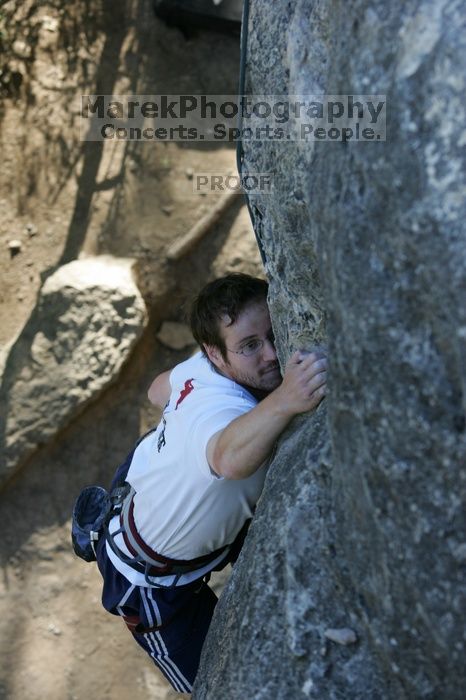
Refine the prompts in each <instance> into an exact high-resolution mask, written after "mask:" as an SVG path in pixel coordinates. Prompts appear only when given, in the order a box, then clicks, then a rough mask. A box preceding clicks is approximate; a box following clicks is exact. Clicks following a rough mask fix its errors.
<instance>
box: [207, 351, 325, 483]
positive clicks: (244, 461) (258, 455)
mask: <svg viewBox="0 0 466 700" xmlns="http://www.w3.org/2000/svg"><path fill="white" fill-rule="evenodd" d="M326 369H327V361H326V359H325V358H324V357H321V355H320V354H318V353H309V354H306V353H302V352H300V351H297V352H295V353H294V354H293V355H292V357H291V358H290V360H289V361H288V363H287V366H286V368H285V374H284V377H283V382H282V384H281V385H280V386H279V387H278V388H277V389H275V391H272V393H271V394H269V395H268V396H267V397H266V398H265V399H263V401H261V402H260V403H259V404H258V405H257V406H255V408H253V409H252V410H251V411H249V413H245V414H244V415H243V416H240V417H239V418H236V419H235V420H234V421H232V422H231V423H230V424H229V425H228V426H227V427H226V428H225V429H224V430H223V431H222V432H220V433H217V435H215V436H214V437H213V438H212V439H211V442H210V443H209V446H208V448H207V458H208V461H209V464H210V466H211V468H212V469H213V470H214V471H215V472H216V473H217V474H220V475H221V476H224V477H225V478H227V479H245V478H247V477H248V476H251V475H252V474H254V472H255V471H257V469H258V468H259V467H260V466H261V464H263V463H264V462H265V460H266V459H267V458H268V457H269V456H270V455H271V453H272V450H273V447H274V444H275V442H276V440H277V438H278V437H279V435H280V434H281V433H282V432H283V430H284V429H285V428H286V426H287V425H288V423H289V422H290V420H291V419H292V418H293V416H295V415H297V414H298V413H304V412H306V411H311V410H312V409H314V408H315V407H316V406H317V405H318V404H319V403H320V401H321V400H322V399H323V397H324V395H325V393H326V376H327V372H326Z"/></svg>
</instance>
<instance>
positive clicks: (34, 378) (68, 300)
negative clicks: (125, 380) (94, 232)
mask: <svg viewBox="0 0 466 700" xmlns="http://www.w3.org/2000/svg"><path fill="white" fill-rule="evenodd" d="M132 264H133V262H132V261H131V260H127V259H116V258H111V257H106V256H102V257H96V258H84V259H82V260H81V259H80V260H75V261H73V262H71V263H69V264H67V265H64V266H63V267H61V268H59V269H58V270H57V271H56V272H55V273H54V274H52V275H51V276H50V277H49V278H48V279H47V280H46V282H45V283H44V285H43V287H42V289H41V292H40V296H39V299H38V303H37V306H36V308H35V310H34V311H33V313H32V315H31V318H30V319H29V321H28V323H27V324H26V326H25V328H24V330H23V332H22V333H21V334H20V336H19V338H18V339H17V340H16V341H15V342H14V344H13V345H12V347H11V348H10V349H9V353H8V356H7V357H6V359H4V362H3V364H4V371H3V378H2V386H1V391H0V407H1V411H0V414H1V419H0V421H1V422H0V428H1V433H0V436H1V439H2V442H3V449H2V453H3V456H4V459H3V463H2V465H1V467H0V482H2V481H5V480H6V479H7V478H8V477H9V476H10V475H11V473H12V472H13V471H14V469H15V468H16V467H17V466H18V465H19V464H21V462H22V461H23V460H24V459H25V457H27V456H28V455H29V454H30V453H31V452H32V451H33V450H34V449H35V448H36V447H37V446H38V445H41V444H43V443H45V442H46V441H47V440H49V439H50V438H51V437H52V436H54V435H55V434H56V433H57V431H58V430H60V429H61V428H63V427H64V426H65V425H66V424H67V423H68V422H69V421H70V420H71V419H72V418H73V417H74V416H75V415H76V414H77V413H78V412H79V411H80V410H82V408H83V407H84V406H85V405H86V404H87V403H88V402H89V401H91V400H93V399H95V398H96V397H97V396H98V394H99V393H100V392H101V391H102V390H103V389H104V388H105V387H107V386H108V385H109V384H110V383H111V382H112V381H113V380H114V379H115V377H117V375H118V373H119V371H120V369H121V367H122V365H123V364H124V362H125V361H126V360H127V359H128V357H129V355H130V353H131V350H132V348H133V346H134V344H135V343H136V341H137V340H138V338H139V337H140V336H141V333H142V331H143V329H144V327H145V325H146V321H147V314H146V308H145V304H144V301H143V299H142V297H141V294H140V292H139V290H138V288H137V286H136V283H135V281H134V279H133V276H132V271H131V268H132Z"/></svg>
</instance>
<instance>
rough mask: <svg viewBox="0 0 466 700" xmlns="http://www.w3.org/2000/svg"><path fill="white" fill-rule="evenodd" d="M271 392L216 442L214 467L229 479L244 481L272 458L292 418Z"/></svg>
mask: <svg viewBox="0 0 466 700" xmlns="http://www.w3.org/2000/svg"><path fill="white" fill-rule="evenodd" d="M275 394H276V392H272V393H271V394H270V395H269V396H267V397H266V398H265V399H263V401H261V403H259V404H258V405H257V406H256V407H255V408H253V409H252V410H251V411H249V412H248V413H245V414H244V415H242V416H240V417H239V418H236V419H235V420H234V421H232V422H231V423H230V424H229V425H228V426H227V427H226V428H225V429H224V430H223V431H222V432H221V434H220V435H219V437H218V440H217V441H216V443H215V446H214V449H213V452H212V457H211V460H210V462H211V467H212V469H213V470H214V471H215V472H216V473H217V474H219V475H220V476H224V477H225V478H227V479H245V478H247V477H248V476H251V475H252V474H254V472H256V471H257V469H258V468H259V467H260V466H261V465H262V464H263V463H264V462H265V460H266V459H267V458H268V457H269V456H270V455H271V453H272V450H273V448H274V445H275V442H276V440H277V438H278V437H279V435H280V434H281V433H282V432H283V430H284V429H285V428H286V426H287V425H288V423H289V422H290V420H291V418H292V414H290V413H287V412H286V411H285V410H284V409H283V407H282V406H280V402H279V401H278V396H276V395H275Z"/></svg>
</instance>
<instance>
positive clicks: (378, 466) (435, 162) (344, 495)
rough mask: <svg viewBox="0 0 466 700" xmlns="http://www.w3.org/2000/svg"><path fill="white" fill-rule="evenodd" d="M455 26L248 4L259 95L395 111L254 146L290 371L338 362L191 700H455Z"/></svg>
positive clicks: (464, 441)
mask: <svg viewBox="0 0 466 700" xmlns="http://www.w3.org/2000/svg"><path fill="white" fill-rule="evenodd" d="M465 9H466V8H465V3H464V2H455V1H451V2H446V1H442V0H418V1H416V2H414V1H413V0H408V2H401V0H394V1H393V2H391V3H385V2H382V1H381V0H380V1H379V0H366V1H362V0H355V1H354V2H351V3H345V2H338V1H336V0H334V1H330V0H327V1H325V0H323V1H321V2H319V1H317V0H293V1H292V2H285V1H284V0H277V2H274V3H273V4H271V3H252V8H251V15H250V20H249V29H250V37H249V46H248V76H249V85H248V92H249V93H252V94H262V95H263V94H275V95H276V94H298V95H299V94H301V95H309V94H321V93H326V94H348V93H352V94H386V95H387V105H388V122H387V140H386V142H379V143H372V144H370V143H362V144H361V143H360V144H358V143H346V144H343V143H312V142H299V143H291V144H280V143H275V142H269V143H264V142H262V143H261V144H258V143H253V142H251V143H249V144H247V145H246V146H245V150H246V166H247V167H248V168H250V170H251V171H254V170H257V171H260V172H267V171H272V172H274V176H275V196H274V197H270V196H265V195H264V196H262V197H260V196H257V197H255V198H254V199H253V201H252V204H253V211H254V213H255V217H256V220H258V221H259V222H260V226H261V232H262V240H263V245H264V250H265V254H266V257H267V271H268V274H269V276H270V280H271V296H270V302H271V308H272V313H273V321H274V328H275V332H276V336H277V339H278V344H279V352H280V356H281V359H282V361H284V360H285V359H286V357H287V356H288V354H289V353H290V352H291V351H292V350H293V349H294V348H295V347H298V346H300V345H303V344H304V345H307V344H312V343H322V342H326V343H327V344H328V348H329V353H330V362H331V369H330V375H331V376H330V394H329V396H328V397H327V399H326V400H325V402H324V404H323V405H322V406H321V407H320V408H319V409H318V410H317V412H316V413H315V414H314V415H312V416H303V417H300V418H299V419H297V420H296V421H295V422H294V424H293V425H292V426H290V428H289V430H288V431H287V434H286V435H284V436H283V439H282V440H281V442H280V445H279V447H278V450H277V453H276V456H275V459H274V461H273V465H272V467H271V470H270V473H269V477H268V480H267V483H266V487H265V490H264V493H263V496H262V498H261V501H260V503H259V507H258V511H257V517H256V519H255V522H254V523H253V527H252V530H251V533H250V536H249V537H248V540H247V542H246V545H245V548H244V550H243V553H242V555H241V558H240V560H239V562H238V564H237V566H236V567H235V570H234V572H233V576H232V579H231V581H230V584H229V586H228V588H227V589H226V591H225V593H224V595H223V597H222V599H221V601H220V603H219V606H218V609H217V612H216V616H215V618H214V623H213V625H212V628H211V631H210V633H209V637H208V641H207V643H206V647H205V650H204V654H203V661H202V667H201V671H200V674H199V676H198V681H197V684H196V687H195V692H194V695H193V697H195V698H196V699H197V700H199V699H200V698H208V699H209V700H211V699H213V698H218V697H227V698H228V699H229V700H234V699H235V698H238V699H239V698H243V697H248V698H254V699H259V698H264V699H265V698H267V699H269V698H274V699H275V698H319V700H324V699H327V698H328V699H330V698H331V699H332V700H333V699H335V700H336V699H337V698H338V699H342V698H345V699H346V698H351V699H353V698H358V699H361V700H363V699H364V700H367V699H368V698H370V699H371V700H376V699H378V698H380V699H381V700H392V699H393V700H403V699H409V700H411V699H415V698H429V699H431V700H434V699H435V700H437V699H438V698H448V700H460V698H462V697H464V684H465V680H466V678H465V676H466V672H465V665H464V658H465V649H464V644H465V640H464V619H465V612H466V605H465V602H466V574H465V564H466V534H465V533H466V529H465V525H466V522H465V519H466V508H465V493H466V491H465V481H466V431H465V413H466V393H465V382H466V306H465V290H466V235H465V233H464V221H465V215H466V211H465V209H466V204H465V197H464V194H465V191H466V182H465V177H466V176H465V173H466V168H465V151H464V143H465V133H466V132H465V126H464V125H465V124H466V114H465V110H466V107H465V105H466V102H465V100H464V96H465V75H466V73H465V67H466V66H465V61H466V59H465V56H466V52H465V51H464V48H465V47H464V43H465V41H466V39H465V37H466V33H465V31H464V30H465V26H464V25H465V22H466V20H465V17H466V13H465ZM335 629H337V630H340V632H339V633H335V632H332V631H331V630H335ZM329 630H330V631H329ZM341 630H346V631H345V632H341ZM335 640H339V642H340V643H339V642H338V641H335ZM343 641H344V642H346V643H345V644H343V643H341V642H343Z"/></svg>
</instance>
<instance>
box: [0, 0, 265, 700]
mask: <svg viewBox="0 0 466 700" xmlns="http://www.w3.org/2000/svg"><path fill="white" fill-rule="evenodd" d="M0 29H1V42H2V47H1V48H2V49H3V51H2V61H3V64H2V67H1V72H0V87H1V88H2V100H1V110H0V125H1V144H2V160H3V163H2V169H1V174H0V345H2V346H3V347H4V348H5V347H7V346H8V345H9V344H11V343H13V342H14V339H15V337H17V335H18V334H19V333H20V332H21V328H22V327H23V325H24V323H25V322H26V321H27V319H28V317H29V315H30V313H31V311H32V309H33V307H34V304H35V302H36V298H37V295H38V292H39V290H40V287H41V285H42V284H43V282H44V280H45V279H46V278H47V277H48V275H49V274H51V272H53V270H54V269H56V267H57V266H58V265H60V264H63V263H66V262H68V261H70V260H73V259H74V258H76V257H78V256H79V255H91V254H92V255H98V254H108V253H110V254H112V255H115V256H124V257H132V258H134V259H135V260H136V261H137V276H138V280H139V285H140V288H141V291H142V292H143V295H144V297H145V300H146V303H147V305H148V308H149V309H150V322H149V327H148V329H147V331H146V333H145V334H144V336H143V338H142V339H141V341H140V342H139V343H138V345H137V347H136V349H135V350H134V352H133V354H132V356H131V359H130V361H129V362H128V363H127V364H126V366H125V367H124V369H123V371H122V372H121V375H120V376H119V377H118V378H116V381H115V382H114V383H113V385H112V386H110V387H109V388H108V389H107V390H106V391H105V392H104V393H103V394H101V395H100V396H99V397H98V398H97V399H96V401H95V402H93V403H92V404H91V405H90V406H88V407H87V408H86V409H85V410H83V412H82V413H81V415H80V416H79V417H78V418H77V419H76V420H74V421H73V422H72V423H71V424H70V425H69V426H68V428H67V429H66V430H64V431H63V432H61V433H60V434H59V435H57V436H56V438H55V439H54V440H53V441H52V442H51V443H48V444H46V445H44V446H43V447H41V448H40V449H38V450H37V452H36V453H35V454H34V455H33V456H32V458H31V459H29V461H28V462H27V463H26V464H24V465H22V467H21V469H20V470H18V472H17V474H16V476H15V477H14V479H13V480H12V481H11V482H10V483H9V484H8V485H7V486H6V487H5V488H4V489H3V490H2V491H1V492H0V508H1V513H2V523H3V526H2V537H1V539H0V558H1V581H0V698H8V699H9V700H24V698H28V700H44V699H45V698H47V700H64V699H68V700H75V699H76V700H78V699H80V698H92V699H93V700H104V699H106V698H109V699H110V698H111V699H112V700H127V698H131V699H132V700H142V699H143V698H144V699H145V700H146V699H147V698H151V699H153V700H159V699H160V700H162V699H163V700H167V699H168V698H172V697H178V696H177V694H176V693H173V692H172V691H171V690H170V689H169V687H168V685H167V684H166V682H165V681H164V679H163V678H162V677H161V676H160V675H159V674H158V672H157V671H156V670H155V669H154V667H153V666H152V664H151V663H150V662H149V660H147V659H146V658H145V655H144V653H143V652H142V651H140V650H139V649H138V648H137V647H136V645H135V644H134V642H133V641H132V639H131V637H130V635H129V633H128V632H127V631H126V630H125V628H124V627H123V625H122V623H121V622H120V621H119V620H117V619H114V618H113V617H112V616H110V615H108V614H107V613H106V612H105V611H104V610H103V609H102V608H101V606H100V579H99V574H98V572H97V569H96V567H95V566H94V565H92V564H85V563H84V562H82V561H81V560H79V559H77V558H76V557H75V556H74V555H73V552H72V550H71V547H70V533H69V529H70V513H71V509H72V504H73V502H74V500H75V498H76V496H77V494H78V493H79V491H80V489H81V488H82V487H83V486H84V485H87V484H91V483H101V484H104V485H107V484H108V483H109V480H110V478H111V474H112V472H113V470H114V468H115V467H116V466H117V465H118V463H119V462H120V461H121V460H122V459H123V458H124V456H125V454H126V453H127V451H128V450H129V449H130V448H131V446H132V445H133V443H134V441H135V440H136V439H137V437H138V436H139V435H140V434H141V433H142V432H143V431H145V430H146V429H147V428H148V427H149V426H150V425H152V424H153V422H154V421H156V420H157V419H158V414H157V412H156V411H155V410H154V409H153V408H152V407H151V406H150V405H149V403H148V401H147V399H146V390H147V387H148V385H149V384H150V381H151V380H152V379H153V377H154V376H155V375H156V374H157V373H159V372H160V371H163V370H165V369H167V368H169V367H171V366H173V365H174V364H175V363H176V362H178V361H180V360H182V359H184V358H185V357H186V356H187V355H188V354H189V353H190V352H192V350H193V348H192V347H190V348H186V349H184V350H181V351H180V350H178V351H177V350H173V349H172V348H169V347H166V346H164V345H163V344H162V343H161V342H160V341H159V340H158V339H157V332H158V331H159V329H160V326H161V323H162V321H163V320H172V321H180V320H182V318H183V313H184V309H185V307H186V304H187V302H188V301H189V299H190V298H191V297H192V295H193V294H194V293H195V290H196V289H197V288H199V286H200V285H201V284H202V283H203V282H204V281H205V280H206V279H207V278H210V277H213V276H216V275H219V274H221V273H223V272H225V271H227V270H244V271H247V272H251V273H253V274H255V273H259V272H261V266H260V258H259V254H258V252H257V247H256V245H255V240H254V236H253V233H252V230H251V225H250V222H249V217H248V214H247V211H246V208H245V206H244V204H243V203H242V198H241V197H238V202H237V203H235V204H233V206H232V207H231V208H230V209H229V211H228V212H227V213H226V214H225V215H224V216H223V218H222V220H221V221H220V222H219V224H218V225H216V226H215V227H214V228H213V230H212V231H211V232H210V234H209V235H208V236H207V237H206V239H205V240H204V241H203V242H202V243H200V244H199V245H198V246H197V247H196V249H195V250H194V251H193V252H192V253H190V254H189V255H187V256H186V257H185V258H184V259H182V260H181V261H178V262H176V263H169V262H168V261H167V260H166V257H165V254H166V250H167V247H168V246H169V244H170V243H171V242H173V240H175V239H176V238H177V237H179V236H180V235H182V234H184V233H185V232H186V231H187V230H188V229H189V227H190V226H192V224H193V223H194V222H195V221H197V220H198V219H199V218H200V217H201V216H202V215H203V214H204V213H206V212H207V211H208V210H209V209H210V208H211V207H212V205H213V203H214V202H215V201H216V197H217V196H218V195H215V194H212V195H207V196H205V197H202V196H200V195H198V194H193V192H192V181H191V178H192V173H193V172H210V171H212V172H218V171H225V172H228V171H235V155H234V150H233V148H232V147H230V146H228V145H225V144H224V145H221V146H218V145H210V144H197V143H194V144H180V143H158V144H154V143H143V144H141V143H134V142H126V143H124V142H120V143H106V144H105V146H104V147H102V148H101V147H100V146H99V144H96V143H90V144H89V143H83V142H81V141H80V140H79V104H80V102H79V100H80V95H81V94H92V93H103V94H110V93H113V94H128V93H131V94H137V93H139V94H157V93H158V94H186V93H193V94H196V93H206V94H228V93H235V92H236V89H237V87H236V86H237V78H238V57H239V46H238V37H236V36H225V35H220V34H216V33H215V32H212V31H204V30H199V31H196V32H193V33H192V34H190V35H189V36H185V35H184V34H183V33H182V32H180V31H179V30H178V29H176V28H167V27H166V26H165V25H164V24H163V23H162V22H160V21H159V20H157V19H156V18H155V17H154V16H153V13H152V9H151V5H150V2H146V1H145V0H144V1H143V0H127V2H122V3H110V2H108V1H107V0H101V1H100V2H94V3H90V2H88V0H75V1H74V2H68V3H65V2H63V1H62V2H59V1H58V0H56V1H55V2H43V1H39V0H37V1H36V2H35V1H34V0H27V1H25V2H23V3H20V4H19V3H16V2H15V3H9V2H7V3H5V4H4V5H3V6H2V10H1V13H0ZM18 75H19V76H20V77H18ZM12 240H18V241H19V242H20V244H21V246H20V250H19V252H18V253H17V254H16V255H14V256H13V255H12V254H11V252H10V248H9V243H10V242H11V241H12ZM46 400H47V397H46V396H44V401H46ZM221 583H222V581H221V580H219V582H218V585H219V586H221ZM216 585H217V584H216ZM213 700H217V699H213Z"/></svg>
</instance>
